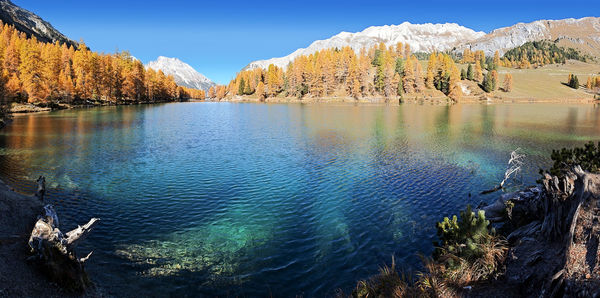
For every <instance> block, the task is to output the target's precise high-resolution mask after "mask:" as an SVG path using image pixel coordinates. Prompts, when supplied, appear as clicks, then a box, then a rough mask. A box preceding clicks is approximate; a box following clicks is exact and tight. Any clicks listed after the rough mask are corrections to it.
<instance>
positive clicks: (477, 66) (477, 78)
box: [473, 62, 483, 83]
mask: <svg viewBox="0 0 600 298" xmlns="http://www.w3.org/2000/svg"><path fill="white" fill-rule="evenodd" d="M473 80H475V82H478V83H481V80H483V70H482V69H481V64H480V63H479V62H476V63H475V73H474V74H473Z"/></svg>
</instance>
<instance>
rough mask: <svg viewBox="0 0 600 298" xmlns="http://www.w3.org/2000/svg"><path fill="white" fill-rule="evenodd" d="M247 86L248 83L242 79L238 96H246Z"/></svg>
mask: <svg viewBox="0 0 600 298" xmlns="http://www.w3.org/2000/svg"><path fill="white" fill-rule="evenodd" d="M245 85H246V82H245V81H244V78H242V79H241V80H240V84H239V85H238V95H244V89H245V87H246V86H245Z"/></svg>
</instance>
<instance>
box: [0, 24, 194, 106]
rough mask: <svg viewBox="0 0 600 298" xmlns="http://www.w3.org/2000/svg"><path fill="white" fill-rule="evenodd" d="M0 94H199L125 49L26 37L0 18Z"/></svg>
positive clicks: (144, 98)
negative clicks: (146, 65) (101, 50)
mask: <svg viewBox="0 0 600 298" xmlns="http://www.w3.org/2000/svg"><path fill="white" fill-rule="evenodd" d="M0 30H1V31H0V98H1V99H2V103H4V104H7V103H11V102H62V103H82V102H85V101H104V102H114V103H117V102H157V101H171V100H183V99H189V98H198V99H204V97H205V94H204V91H202V90H195V89H189V88H185V87H182V86H177V84H176V83H175V81H174V79H173V77H172V76H166V75H165V74H164V73H163V72H162V71H154V70H153V69H146V68H144V65H143V64H142V62H141V61H139V60H137V59H135V58H133V57H132V56H131V55H130V54H129V53H128V52H118V53H115V54H103V53H97V52H93V51H91V50H90V49H89V48H88V47H87V46H86V45H85V43H83V42H81V43H80V44H79V46H78V47H77V48H74V47H73V46H67V45H66V44H59V43H44V42H39V41H37V40H36V38H35V37H32V38H28V37H27V36H26V35H25V34H24V33H22V32H19V31H18V30H16V29H15V28H14V27H13V26H11V25H7V24H2V23H0Z"/></svg>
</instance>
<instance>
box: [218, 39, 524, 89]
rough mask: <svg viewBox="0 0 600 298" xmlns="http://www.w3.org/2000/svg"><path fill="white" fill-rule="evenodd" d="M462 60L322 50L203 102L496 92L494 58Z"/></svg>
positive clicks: (391, 51) (242, 77)
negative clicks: (464, 83)
mask: <svg viewBox="0 0 600 298" xmlns="http://www.w3.org/2000/svg"><path fill="white" fill-rule="evenodd" d="M466 54H467V55H463V57H462V59H459V60H455V59H458V58H457V57H456V56H454V55H451V54H449V53H432V54H428V55H425V56H424V55H423V54H422V53H421V54H420V56H422V57H424V58H425V59H426V60H428V61H427V63H426V64H425V63H424V61H420V60H418V59H417V56H416V55H415V54H414V53H411V51H410V46H409V45H408V44H402V43H398V44H396V45H393V46H386V45H385V44H384V43H380V44H378V45H376V46H373V47H371V48H369V49H364V48H363V49H361V50H360V51H358V53H357V52H356V51H354V50H353V49H352V48H350V47H343V48H341V49H338V48H330V49H324V50H320V51H318V52H315V53H314V54H310V55H302V56H299V57H297V58H296V59H294V60H293V61H292V62H290V63H289V64H288V66H287V67H286V68H280V67H277V66H275V65H272V64H271V65H269V66H268V67H267V69H262V68H256V69H251V70H245V71H241V72H239V73H238V74H237V75H236V77H235V78H234V79H233V80H231V81H230V83H229V85H227V86H220V87H216V88H215V90H213V91H209V97H213V96H211V95H215V96H214V97H216V98H218V99H221V98H224V97H225V96H233V95H240V96H243V95H254V96H257V97H258V98H259V99H261V100H264V99H265V98H267V97H278V96H283V97H297V98H304V97H309V98H310V97H312V98H327V97H332V96H340V97H353V98H356V99H359V98H369V97H386V98H394V97H402V96H406V95H416V94H423V93H424V92H427V90H439V91H441V92H442V93H443V94H445V95H447V96H448V97H449V98H451V99H454V100H458V99H460V98H461V97H462V96H463V91H462V87H461V85H460V84H459V82H460V81H461V80H471V81H474V82H477V83H478V84H480V85H481V87H482V88H483V89H484V90H485V91H486V92H492V91H494V90H496V89H497V85H498V84H499V78H498V72H497V68H498V65H500V64H501V62H500V58H499V55H498V53H496V55H495V56H494V58H493V59H489V61H488V59H486V57H485V54H484V53H483V51H478V52H475V53H470V52H466ZM486 61H488V62H486ZM457 62H459V63H466V64H469V65H468V69H467V70H465V69H463V70H462V71H461V70H459V67H458V65H457ZM424 66H425V67H424ZM484 70H487V71H484ZM512 82H513V79H512V76H511V75H510V74H507V75H505V78H504V85H503V89H504V91H507V92H508V91H510V90H511V89H512ZM219 88H220V89H219ZM217 90H220V91H221V92H220V94H217V93H218V92H217Z"/></svg>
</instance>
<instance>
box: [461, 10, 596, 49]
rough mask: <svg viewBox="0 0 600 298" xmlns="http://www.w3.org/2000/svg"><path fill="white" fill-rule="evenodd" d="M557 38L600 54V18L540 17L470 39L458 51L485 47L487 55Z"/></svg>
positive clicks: (563, 42)
mask: <svg viewBox="0 0 600 298" xmlns="http://www.w3.org/2000/svg"><path fill="white" fill-rule="evenodd" d="M544 39H547V40H553V41H557V42H558V44H559V45H561V46H564V47H571V48H575V49H579V50H581V51H582V52H584V53H587V54H590V55H592V56H600V18H592V17H588V18H582V19H564V20H540V21H535V22H532V23H518V24H516V25H513V26H510V27H505V28H500V29H496V30H494V31H492V32H490V33H489V34H486V35H485V36H482V37H480V38H478V39H476V40H473V41H466V42H465V43H464V44H463V45H462V46H461V47H459V48H458V49H457V50H458V51H461V50H463V49H465V48H471V49H472V50H483V51H484V52H485V53H486V54H493V53H494V51H496V50H498V51H500V54H503V53H504V52H506V51H507V50H510V49H512V48H515V47H518V46H520V45H523V44H524V43H526V42H528V41H537V40H544Z"/></svg>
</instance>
